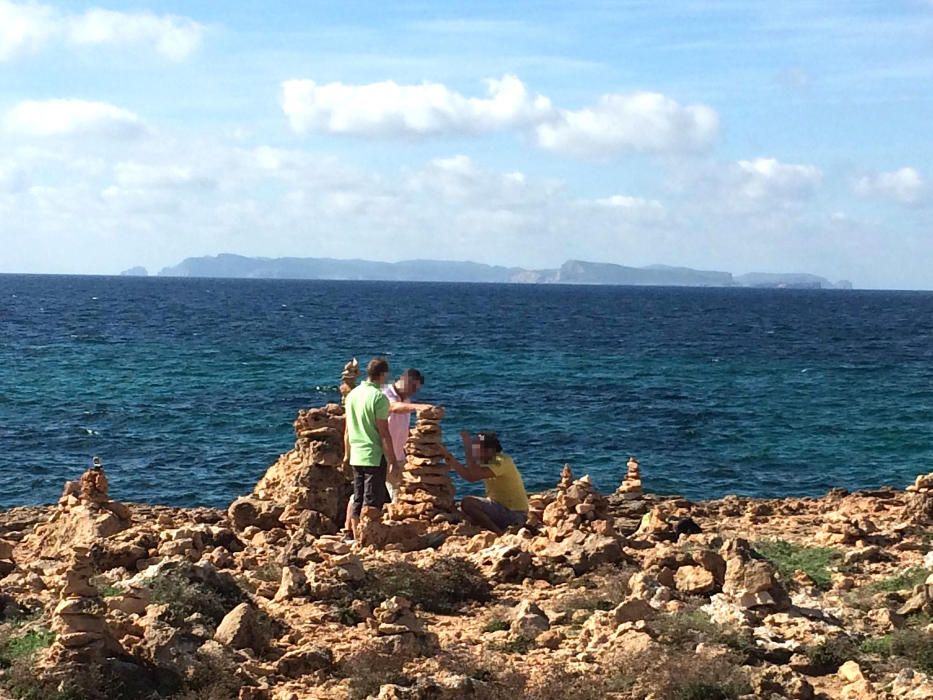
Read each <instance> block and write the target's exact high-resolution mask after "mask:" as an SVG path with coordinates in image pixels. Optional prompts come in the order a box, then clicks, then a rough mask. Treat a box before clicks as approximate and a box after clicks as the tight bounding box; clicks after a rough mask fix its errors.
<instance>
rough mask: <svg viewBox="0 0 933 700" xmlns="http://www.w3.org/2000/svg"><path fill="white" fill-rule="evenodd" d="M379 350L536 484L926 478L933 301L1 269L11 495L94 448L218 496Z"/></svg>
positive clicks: (687, 489) (149, 479) (792, 486)
mask: <svg viewBox="0 0 933 700" xmlns="http://www.w3.org/2000/svg"><path fill="white" fill-rule="evenodd" d="M380 353H384V354H386V355H387V356H388V357H389V359H390V362H391V363H392V364H393V367H394V369H396V370H399V369H402V368H404V367H406V366H414V367H418V368H420V369H421V370H422V371H423V372H424V373H425V375H426V378H427V384H426V386H425V388H424V391H423V393H422V396H421V398H422V399H424V400H425V401H430V402H435V403H440V404H443V405H444V406H446V407H447V408H448V417H447V419H446V420H445V425H446V429H445V434H446V437H447V440H448V444H449V445H451V446H455V445H456V443H457V433H458V431H459V430H461V429H472V430H476V429H483V428H493V429H496V430H498V431H499V433H500V435H501V438H502V442H503V443H504V446H505V448H506V450H507V451H508V452H509V453H511V454H512V456H513V457H514V458H515V460H516V462H517V464H518V465H519V467H520V469H521V470H522V471H523V473H524V475H525V479H526V482H527V485H528V487H529V488H530V489H542V488H547V487H550V486H553V484H554V483H555V482H556V480H557V478H558V475H559V472H560V469H561V466H562V465H563V464H564V463H565V462H569V463H570V464H571V465H572V466H573V467H574V469H575V471H576V472H577V473H579V474H582V473H589V474H590V475H591V476H592V477H593V479H594V481H595V482H596V484H597V485H598V486H599V487H601V488H603V489H605V490H610V489H613V488H615V486H616V485H617V484H618V482H619V479H620V478H621V475H622V474H623V472H624V465H625V462H626V460H627V458H628V456H629V455H630V454H634V455H636V456H637V457H638V458H639V460H640V461H641V463H642V465H643V471H644V478H645V482H646V487H647V488H648V489H649V490H652V491H655V492H659V493H680V494H684V495H686V496H688V497H692V498H701V497H716V496H721V495H724V494H727V493H739V494H750V495H770V496H773V495H788V494H801V495H815V494H821V493H824V492H825V491H826V490H827V489H829V488H831V487H833V486H843V487H848V488H858V487H873V486H878V485H882V484H894V485H898V486H903V485H905V484H906V483H907V482H908V481H909V480H910V479H912V478H913V476H914V475H915V474H917V473H920V472H928V471H933V294H931V293H910V292H861V291H845V292H842V291H795V290H750V289H673V288H631V287H630V288H625V287H569V286H513V285H464V284H433V283H418V284H413V283H389V282H385V283H381V282H324V281H272V280H212V279H165V278H110V277H57V276H21V275H0V506H11V505H20V504H32V503H42V502H50V501H54V500H55V499H56V498H57V497H58V495H59V493H60V492H61V486H62V483H63V482H64V481H65V480H66V479H68V478H74V477H75V476H76V475H77V474H79V473H80V472H81V471H82V470H83V468H85V466H86V465H88V463H89V462H90V459H91V457H92V456H93V455H100V456H101V457H102V458H103V460H104V463H105V465H106V467H107V470H108V475H109V476H110V480H111V485H112V492H113V493H114V495H115V496H116V497H118V498H120V499H123V500H134V501H146V502H158V503H167V504H175V505H192V504H208V505H217V506H224V505H226V504H227V503H229V501H231V500H232V499H233V498H235V497H236V496H238V495H240V494H243V493H246V492H248V491H249V490H250V489H251V488H252V486H253V484H254V483H255V481H256V480H257V479H258V478H259V477H260V476H261V475H262V473H263V471H264V470H265V469H266V467H268V465H270V464H271V463H272V462H273V461H275V459H276V457H277V456H278V455H279V454H280V453H281V452H284V451H286V450H288V449H289V448H290V447H291V444H292V442H293V435H292V430H291V421H292V420H293V418H294V415H295V413H296V411H297V410H298V409H299V408H301V407H305V406H311V405H316V404H321V403H324V402H326V401H333V400H336V399H338V392H337V384H338V381H339V375H340V370H341V368H342V366H343V364H344V362H345V361H346V360H348V359H349V358H350V357H351V356H354V355H355V356H357V357H359V358H360V359H361V360H362V361H363V362H365V361H366V360H368V359H369V358H370V357H371V356H373V355H375V354H380ZM455 451H458V450H456V449H455ZM461 487H462V488H464V489H465V487H463V485H461Z"/></svg>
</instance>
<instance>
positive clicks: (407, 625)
mask: <svg viewBox="0 0 933 700" xmlns="http://www.w3.org/2000/svg"><path fill="white" fill-rule="evenodd" d="M372 625H373V627H374V629H375V631H376V634H378V635H380V636H389V635H393V634H407V633H413V634H421V633H422V632H423V631H424V627H423V626H422V624H421V621H420V620H419V619H418V618H417V617H415V613H414V612H413V611H412V609H411V601H410V600H408V599H407V598H404V597H402V596H400V595H396V596H392V597H391V598H388V599H387V600H384V601H382V603H381V604H380V605H379V607H377V608H376V609H375V610H373V618H372Z"/></svg>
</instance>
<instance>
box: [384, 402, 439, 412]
mask: <svg viewBox="0 0 933 700" xmlns="http://www.w3.org/2000/svg"><path fill="white" fill-rule="evenodd" d="M433 407H434V404H430V403H408V402H407V401H393V402H392V403H390V404H389V413H411V412H412V411H415V412H417V411H423V410H424V409H426V408H433Z"/></svg>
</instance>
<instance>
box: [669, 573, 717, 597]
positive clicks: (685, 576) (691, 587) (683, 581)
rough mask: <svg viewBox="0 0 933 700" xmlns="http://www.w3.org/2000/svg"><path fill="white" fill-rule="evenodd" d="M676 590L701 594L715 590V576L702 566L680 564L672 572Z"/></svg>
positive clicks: (689, 593)
mask: <svg viewBox="0 0 933 700" xmlns="http://www.w3.org/2000/svg"><path fill="white" fill-rule="evenodd" d="M674 582H675V585H676V586H677V590H678V591H680V592H681V593H686V594H687V595H703V594H706V593H713V592H715V591H716V577H715V576H713V574H712V572H710V571H708V570H707V569H704V568H703V567H702V566H682V567H680V568H679V569H677V572H676V573H675V574H674Z"/></svg>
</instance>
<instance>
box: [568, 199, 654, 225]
mask: <svg viewBox="0 0 933 700" xmlns="http://www.w3.org/2000/svg"><path fill="white" fill-rule="evenodd" d="M581 203H582V204H584V205H590V206H596V207H599V208H602V209H603V210H605V211H608V212H614V213H618V214H621V215H623V216H629V217H638V218H642V219H660V218H661V217H663V216H664V214H665V211H664V205H663V204H661V202H659V201H658V200H656V199H647V198H645V197H631V196H629V195H623V194H614V195H612V196H611V197H603V198H601V199H594V200H584V201H583V202H581Z"/></svg>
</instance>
